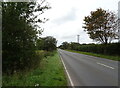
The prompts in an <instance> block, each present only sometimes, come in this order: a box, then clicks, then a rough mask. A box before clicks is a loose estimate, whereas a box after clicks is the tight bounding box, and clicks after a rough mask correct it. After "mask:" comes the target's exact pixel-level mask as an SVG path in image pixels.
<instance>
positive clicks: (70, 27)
mask: <svg viewBox="0 0 120 88" xmlns="http://www.w3.org/2000/svg"><path fill="white" fill-rule="evenodd" d="M119 1H120V0H47V2H48V3H49V4H50V6H51V7H52V8H51V9H49V10H47V11H46V12H45V13H44V14H43V15H42V16H43V17H46V18H48V19H49V21H47V22H46V23H45V24H42V27H43V28H44V31H43V33H42V35H41V37H46V36H53V37H54V38H56V39H57V41H58V43H57V46H59V45H60V44H61V43H62V42H65V41H67V42H77V35H80V37H79V43H80V44H83V43H87V44H88V43H96V42H95V41H93V40H92V39H90V38H89V35H88V34H87V33H86V32H85V31H84V28H82V26H83V25H84V24H83V23H84V21H83V19H84V17H85V16H88V15H90V12H91V11H95V10H96V9H97V8H103V9H105V10H110V11H114V12H116V14H117V12H118V2H119Z"/></svg>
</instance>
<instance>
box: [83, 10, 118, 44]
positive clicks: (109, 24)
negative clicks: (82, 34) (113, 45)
mask: <svg viewBox="0 0 120 88" xmlns="http://www.w3.org/2000/svg"><path fill="white" fill-rule="evenodd" d="M83 28H85V31H87V33H88V34H89V35H90V38H91V39H93V40H96V41H99V42H101V43H104V44H107V43H110V42H111V41H112V40H113V39H115V38H116V37H117V35H116V30H117V28H116V16H115V14H114V13H113V12H111V11H106V10H103V9H102V8H99V9H97V10H96V11H92V12H91V14H90V15H89V16H86V17H85V18H84V26H83Z"/></svg>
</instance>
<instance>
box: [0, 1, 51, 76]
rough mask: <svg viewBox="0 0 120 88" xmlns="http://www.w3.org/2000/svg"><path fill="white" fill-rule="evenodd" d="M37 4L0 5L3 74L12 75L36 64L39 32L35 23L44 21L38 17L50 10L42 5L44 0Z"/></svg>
mask: <svg viewBox="0 0 120 88" xmlns="http://www.w3.org/2000/svg"><path fill="white" fill-rule="evenodd" d="M39 2H41V3H37V2H3V3H2V18H3V19H2V35H3V36H2V47H3V49H2V54H3V57H2V58H3V60H2V62H3V73H8V74H12V73H13V72H14V71H15V70H23V69H26V68H30V67H32V66H33V65H35V63H36V64H37V62H38V61H37V59H36V58H35V57H36V56H35V50H36V46H35V43H36V40H37V38H38V34H41V30H37V28H38V25H37V24H36V23H37V22H40V23H41V22H44V21H45V20H44V21H42V20H41V19H40V18H38V16H39V15H40V14H42V13H43V12H44V11H45V10H47V9H49V8H50V7H49V6H48V5H46V4H44V5H43V3H44V2H45V0H40V1H39ZM35 12H37V13H39V15H36V14H35ZM26 63H28V64H26Z"/></svg>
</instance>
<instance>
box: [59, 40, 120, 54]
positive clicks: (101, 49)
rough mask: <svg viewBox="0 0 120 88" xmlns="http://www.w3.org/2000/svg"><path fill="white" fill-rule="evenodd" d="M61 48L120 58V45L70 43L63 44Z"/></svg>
mask: <svg viewBox="0 0 120 88" xmlns="http://www.w3.org/2000/svg"><path fill="white" fill-rule="evenodd" d="M59 48H61V49H66V50H75V51H82V52H92V53H97V54H105V55H116V56H120V52H119V51H120V43H109V44H79V43H74V42H71V43H68V42H63V43H62V44H61V45H60V46H59Z"/></svg>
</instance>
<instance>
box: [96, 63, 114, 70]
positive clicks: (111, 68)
mask: <svg viewBox="0 0 120 88" xmlns="http://www.w3.org/2000/svg"><path fill="white" fill-rule="evenodd" d="M97 64H99V65H102V66H104V67H108V68H111V69H115V68H113V67H111V66H108V65H105V64H102V63H99V62H97Z"/></svg>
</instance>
